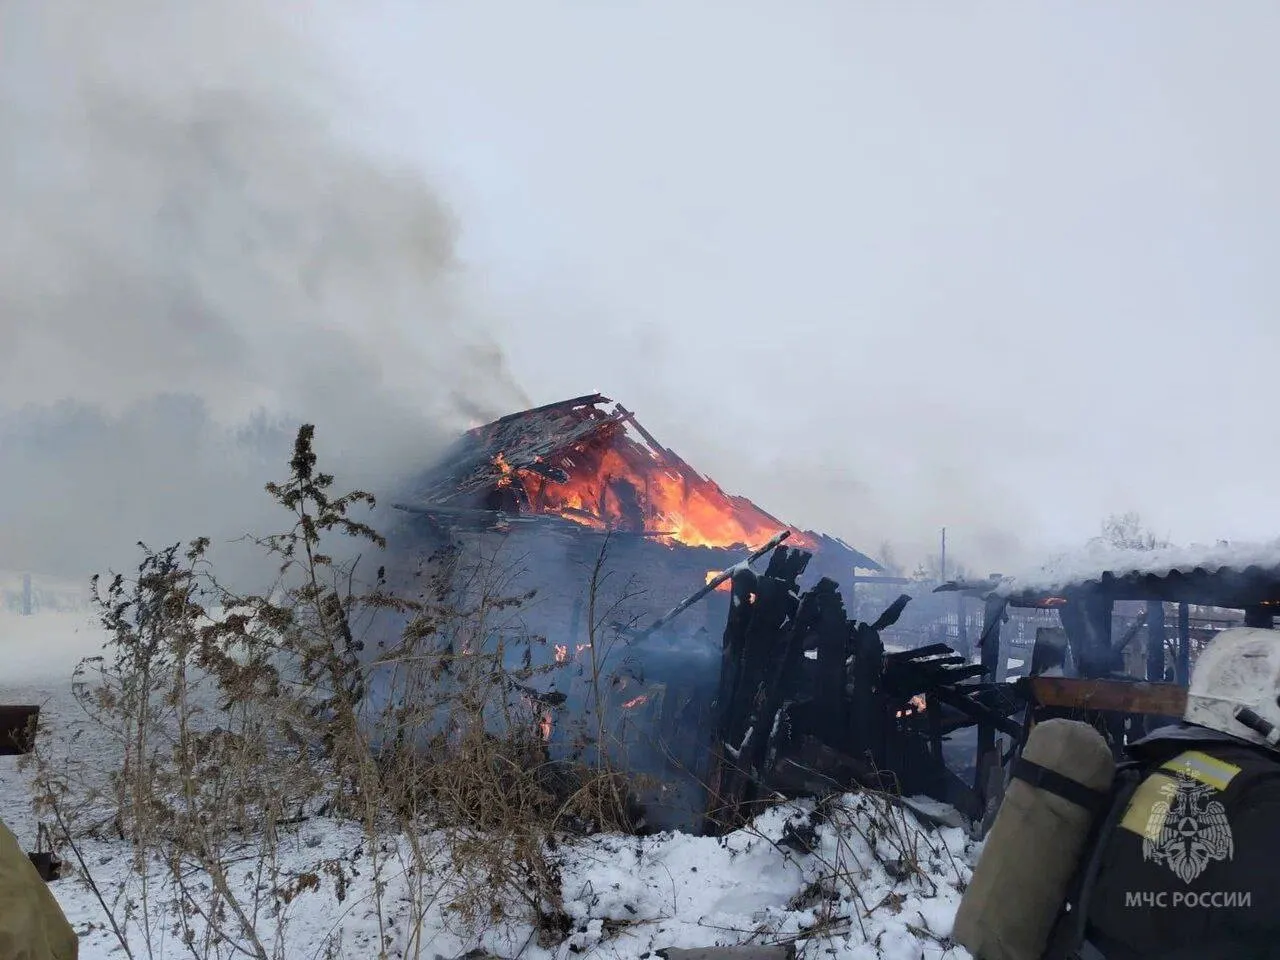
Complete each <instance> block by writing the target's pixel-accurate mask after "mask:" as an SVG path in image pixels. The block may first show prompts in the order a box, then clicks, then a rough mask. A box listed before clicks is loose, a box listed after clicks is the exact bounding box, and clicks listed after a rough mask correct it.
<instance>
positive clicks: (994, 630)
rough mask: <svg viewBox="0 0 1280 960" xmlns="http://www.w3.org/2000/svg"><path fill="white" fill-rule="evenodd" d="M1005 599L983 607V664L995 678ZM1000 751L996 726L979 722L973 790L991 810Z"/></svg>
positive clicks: (996, 600)
mask: <svg viewBox="0 0 1280 960" xmlns="http://www.w3.org/2000/svg"><path fill="white" fill-rule="evenodd" d="M1005 606H1006V604H1005V601H1004V600H1003V599H1002V598H999V597H990V598H988V599H987V602H986V606H985V607H984V608H983V611H982V639H981V640H980V641H979V645H980V646H981V647H982V666H983V668H984V671H985V673H986V675H987V676H988V677H989V678H991V679H992V680H994V679H995V678H996V676H997V674H998V672H999V666H1000V661H1001V659H1002V658H1003V656H1004V654H1003V651H1002V649H1001V644H1000V621H1001V620H1003V619H1004V611H1005ZM999 765H1000V753H999V750H998V749H997V748H996V729H995V727H993V726H991V725H990V724H987V723H980V724H978V755H977V757H976V761H975V764H974V775H973V776H974V780H973V789H974V792H975V793H976V794H977V795H978V797H979V798H980V799H981V801H982V802H983V804H984V806H985V807H986V809H987V811H988V812H990V811H991V808H992V805H993V804H994V803H996V802H997V801H998V798H997V797H995V796H993V795H992V794H993V791H992V789H991V786H992V784H993V783H994V782H995V776H994V775H995V772H996V771H997V770H998V769H999Z"/></svg>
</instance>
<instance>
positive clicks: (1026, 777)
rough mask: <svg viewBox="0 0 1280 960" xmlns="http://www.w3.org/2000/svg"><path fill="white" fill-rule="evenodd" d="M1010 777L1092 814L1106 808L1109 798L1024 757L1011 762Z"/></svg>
mask: <svg viewBox="0 0 1280 960" xmlns="http://www.w3.org/2000/svg"><path fill="white" fill-rule="evenodd" d="M1011 775H1012V776H1013V777H1015V778H1016V779H1018V780H1022V781H1025V782H1026V783H1028V784H1030V785H1031V786H1033V787H1036V788H1037V789H1040V790H1046V791H1048V792H1049V793H1052V794H1054V795H1055V796H1059V797H1062V798H1063V799H1064V800H1069V801H1071V802H1072V803H1074V804H1075V805H1076V806H1078V807H1084V809H1086V810H1088V811H1089V812H1090V813H1094V814H1096V813H1098V812H1099V811H1100V810H1101V809H1102V808H1103V807H1105V806H1106V803H1107V799H1108V797H1109V796H1110V794H1109V793H1108V792H1107V791H1104V790H1094V789H1093V788H1091V787H1086V786H1085V785H1084V784H1083V783H1080V782H1079V781H1078V780H1072V779H1071V778H1070V777H1068V776H1066V775H1064V774H1061V773H1059V772H1058V771H1057V770H1050V769H1049V768H1048V767H1042V766H1040V764H1038V763H1033V762H1031V761H1030V760H1028V759H1027V758H1026V757H1025V756H1020V757H1018V759H1016V760H1014V761H1013V770H1012V772H1011Z"/></svg>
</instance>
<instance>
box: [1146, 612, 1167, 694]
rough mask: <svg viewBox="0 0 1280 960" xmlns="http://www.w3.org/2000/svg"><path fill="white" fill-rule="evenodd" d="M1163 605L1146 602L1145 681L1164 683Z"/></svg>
mask: <svg viewBox="0 0 1280 960" xmlns="http://www.w3.org/2000/svg"><path fill="white" fill-rule="evenodd" d="M1164 643H1165V623H1164V603H1163V602H1162V601H1160V600H1148V601H1147V679H1148V680H1150V681H1151V682H1152V683H1164V660H1165V657H1164Z"/></svg>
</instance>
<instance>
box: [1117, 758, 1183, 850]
mask: <svg viewBox="0 0 1280 960" xmlns="http://www.w3.org/2000/svg"><path fill="white" fill-rule="evenodd" d="M1177 792H1178V781H1177V780H1175V779H1174V778H1173V777H1171V776H1168V775H1167V774H1163V773H1153V774H1152V775H1151V776H1149V777H1147V779H1145V780H1143V781H1142V783H1140V784H1138V789H1137V790H1135V791H1134V792H1133V797H1132V798H1130V800H1129V805H1128V806H1127V807H1125V810H1124V817H1123V818H1122V819H1121V821H1120V826H1121V827H1122V828H1123V829H1125V830H1128V831H1129V832H1130V833H1136V834H1137V835H1138V836H1140V837H1145V838H1147V839H1148V840H1151V841H1155V840H1158V839H1159V838H1160V831H1161V830H1163V829H1164V819H1165V814H1166V813H1168V810H1169V803H1170V801H1171V800H1172V799H1173V797H1174V794H1176V793H1177Z"/></svg>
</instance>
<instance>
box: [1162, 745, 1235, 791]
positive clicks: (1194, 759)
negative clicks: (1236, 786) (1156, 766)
mask: <svg viewBox="0 0 1280 960" xmlns="http://www.w3.org/2000/svg"><path fill="white" fill-rule="evenodd" d="M1160 769H1162V770H1171V771H1173V772H1174V773H1179V774H1182V776H1184V777H1190V778H1191V779H1192V780H1198V781H1199V782H1200V783H1205V784H1208V785H1209V786H1211V787H1213V788H1214V789H1215V790H1225V789H1227V784H1229V783H1230V782H1231V781H1232V780H1234V779H1235V776H1236V774H1237V773H1239V772H1240V768H1239V767H1237V766H1236V765H1235V764H1233V763H1226V762H1224V761H1222V760H1218V759H1215V758H1214V757H1211V756H1209V755H1208V754H1207V753H1201V752H1200V751H1199V750H1188V751H1187V752H1186V753H1180V754H1178V756H1176V757H1174V758H1173V759H1172V760H1170V761H1169V762H1168V763H1165V764H1163V765H1162V766H1161V768H1160Z"/></svg>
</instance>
